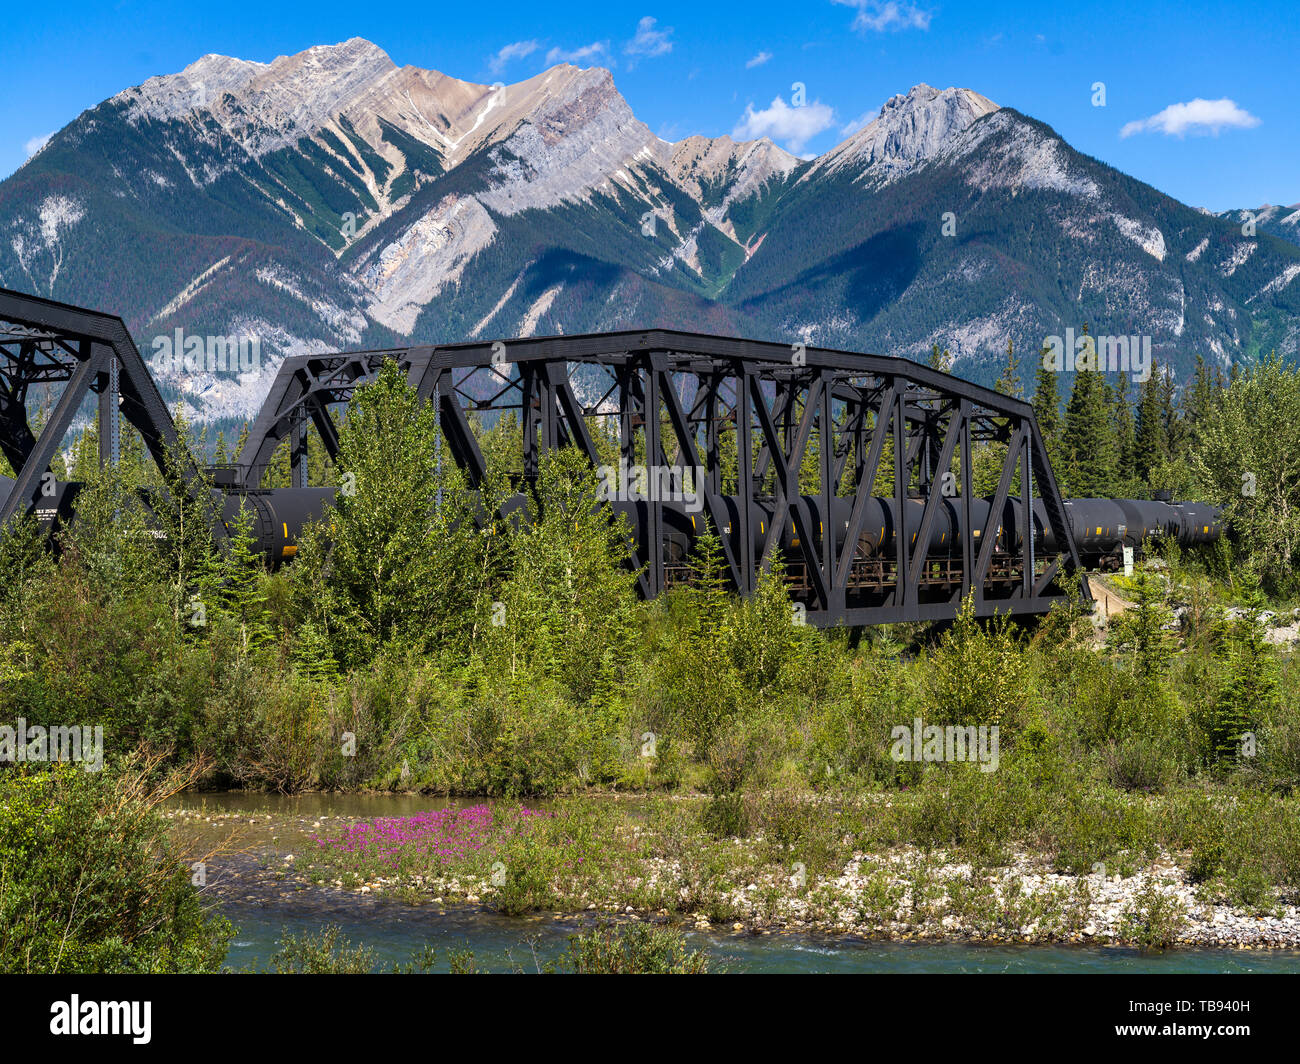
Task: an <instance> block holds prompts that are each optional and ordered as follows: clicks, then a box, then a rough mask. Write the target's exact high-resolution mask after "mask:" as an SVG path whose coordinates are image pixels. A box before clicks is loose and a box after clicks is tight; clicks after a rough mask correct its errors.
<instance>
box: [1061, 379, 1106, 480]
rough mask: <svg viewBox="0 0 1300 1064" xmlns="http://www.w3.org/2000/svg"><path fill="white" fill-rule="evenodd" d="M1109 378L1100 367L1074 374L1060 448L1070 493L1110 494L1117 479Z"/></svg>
mask: <svg viewBox="0 0 1300 1064" xmlns="http://www.w3.org/2000/svg"><path fill="white" fill-rule="evenodd" d="M1106 392H1107V389H1106V381H1105V378H1104V376H1103V375H1102V374H1101V373H1100V372H1098V371H1097V370H1091V369H1083V370H1079V371H1077V372H1076V373H1075V375H1074V387H1073V388H1072V389H1071V391H1070V401H1069V403H1067V404H1066V408H1065V433H1064V439H1063V441H1062V447H1061V450H1062V452H1063V457H1064V458H1065V470H1066V478H1067V480H1068V483H1069V492H1070V494H1071V495H1075V496H1079V497H1085V498H1091V497H1098V496H1105V495H1109V494H1110V492H1111V485H1112V484H1113V482H1114V480H1115V429H1114V425H1113V424H1112V420H1111V415H1112V412H1111V410H1110V408H1109V406H1108V404H1107V401H1106Z"/></svg>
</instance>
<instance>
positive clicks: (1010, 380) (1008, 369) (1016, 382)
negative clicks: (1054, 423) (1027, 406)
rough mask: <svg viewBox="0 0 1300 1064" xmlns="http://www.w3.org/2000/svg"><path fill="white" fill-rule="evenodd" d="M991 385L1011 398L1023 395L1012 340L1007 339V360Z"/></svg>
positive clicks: (1019, 397)
mask: <svg viewBox="0 0 1300 1064" xmlns="http://www.w3.org/2000/svg"><path fill="white" fill-rule="evenodd" d="M993 387H994V388H995V389H996V390H997V391H999V392H1001V393H1002V394H1003V395H1009V396H1011V397H1012V398H1013V399H1021V398H1023V397H1024V396H1023V389H1022V387H1021V384H1020V360H1019V359H1018V358H1017V357H1016V344H1015V341H1014V340H1010V339H1008V340H1007V360H1006V362H1005V363H1004V364H1003V366H1002V372H1001V373H999V374H998V379H997V381H996V382H995V383H994V385H993ZM1040 428H1041V426H1040Z"/></svg>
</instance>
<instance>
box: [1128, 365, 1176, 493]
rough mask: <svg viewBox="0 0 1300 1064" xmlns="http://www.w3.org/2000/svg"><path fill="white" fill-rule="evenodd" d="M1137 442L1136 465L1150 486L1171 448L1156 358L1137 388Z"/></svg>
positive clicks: (1139, 473) (1140, 474) (1140, 476)
mask: <svg viewBox="0 0 1300 1064" xmlns="http://www.w3.org/2000/svg"><path fill="white" fill-rule="evenodd" d="M1134 442H1135V452H1134V462H1133V464H1134V468H1135V469H1136V471H1137V475H1138V477H1139V478H1141V479H1142V480H1143V481H1145V482H1146V484H1147V485H1148V486H1150V484H1151V476H1152V474H1153V473H1154V471H1155V470H1156V469H1158V468H1159V467H1160V464H1161V463H1162V462H1163V461H1164V460H1165V457H1166V456H1167V455H1168V450H1169V449H1168V438H1167V436H1166V433H1165V417H1164V409H1163V405H1162V401H1161V395H1160V374H1159V372H1158V371H1157V366H1156V365H1155V362H1154V361H1153V362H1152V365H1151V375H1150V376H1149V377H1147V379H1146V380H1144V381H1143V382H1142V387H1141V389H1140V390H1139V392H1138V411H1137V426H1136V430H1135V441H1134Z"/></svg>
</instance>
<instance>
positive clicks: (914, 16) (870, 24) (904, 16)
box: [833, 0, 933, 33]
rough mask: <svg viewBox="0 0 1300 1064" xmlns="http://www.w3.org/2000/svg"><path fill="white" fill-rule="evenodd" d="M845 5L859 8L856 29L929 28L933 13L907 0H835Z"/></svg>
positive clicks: (881, 31) (854, 21)
mask: <svg viewBox="0 0 1300 1064" xmlns="http://www.w3.org/2000/svg"><path fill="white" fill-rule="evenodd" d="M833 2H834V3H836V4H842V5H843V6H844V7H853V8H857V12H858V13H857V14H856V15H854V16H853V28H854V29H855V30H873V31H874V32H876V33H884V32H885V31H886V30H928V29H929V28H930V19H931V18H932V17H933V13H932V12H930V11H926V10H925V9H924V8H920V7H917V6H916V5H915V4H910V3H907V0H833Z"/></svg>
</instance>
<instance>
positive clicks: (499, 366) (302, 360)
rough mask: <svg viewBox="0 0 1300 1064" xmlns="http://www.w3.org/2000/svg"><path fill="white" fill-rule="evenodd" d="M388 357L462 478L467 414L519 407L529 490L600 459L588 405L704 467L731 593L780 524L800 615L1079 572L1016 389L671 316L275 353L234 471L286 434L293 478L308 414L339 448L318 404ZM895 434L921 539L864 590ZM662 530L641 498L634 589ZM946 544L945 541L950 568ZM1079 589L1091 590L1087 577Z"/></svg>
mask: <svg viewBox="0 0 1300 1064" xmlns="http://www.w3.org/2000/svg"><path fill="white" fill-rule="evenodd" d="M389 359H391V360H395V361H396V362H398V364H399V365H400V366H401V367H402V369H403V370H404V371H405V372H406V374H407V378H408V380H409V381H410V382H411V384H412V385H413V386H414V387H415V389H416V390H417V392H418V394H419V395H420V396H421V397H422V398H424V399H425V400H427V401H430V402H433V403H435V405H436V406H437V411H438V419H439V424H440V426H441V429H442V433H443V438H444V440H445V441H446V444H447V446H448V449H449V451H450V453H451V456H452V457H453V459H454V460H455V461H456V462H457V464H458V465H459V466H460V467H461V468H462V469H463V470H464V471H465V474H466V476H467V479H468V481H469V483H470V484H471V485H473V486H477V485H478V484H479V483H481V481H482V479H483V477H484V474H485V468H484V460H483V456H482V454H481V453H480V451H479V447H478V444H477V442H476V439H475V434H474V432H473V430H472V427H471V425H470V422H469V418H468V413H469V412H470V411H473V410H480V411H489V410H490V411H506V410H515V411H517V412H518V413H519V416H520V421H521V447H522V456H521V457H522V467H523V478H522V479H523V481H524V483H525V485H527V484H529V483H532V482H534V481H535V479H536V476H537V470H538V462H539V460H540V456H541V455H542V454H544V453H546V452H547V451H549V450H552V449H554V448H556V447H559V446H564V445H573V446H576V447H578V448H580V449H581V450H582V451H583V452H584V454H586V456H587V458H588V459H589V460H590V461H591V462H592V463H593V465H595V464H599V463H600V456H599V454H598V451H597V447H596V444H595V440H594V438H593V435H592V432H591V430H590V426H589V425H588V422H589V421H590V420H591V419H593V418H608V419H610V420H611V421H615V422H616V424H617V437H618V448H619V453H620V455H621V457H622V459H623V460H624V461H627V462H628V463H629V464H632V463H633V462H634V461H635V460H636V458H637V456H638V455H641V456H644V461H645V463H646V464H651V465H661V466H668V465H677V466H689V467H693V468H702V469H703V470H704V485H703V488H704V490H703V492H702V496H703V499H702V501H703V510H704V513H705V515H706V516H707V517H708V519H709V521H710V522H711V524H712V525H713V527H714V528H715V530H718V531H719V539H720V541H721V547H722V551H723V555H724V558H725V563H726V569H727V572H728V574H729V576H730V580H731V583H732V585H733V587H734V588H735V589H736V590H737V591H739V592H740V593H742V594H749V593H750V592H752V591H753V590H754V589H755V587H756V586H757V581H758V578H759V575H760V573H761V572H762V571H763V570H764V569H765V568H767V567H769V566H770V565H771V564H772V563H773V560H774V558H775V555H776V553H777V550H778V548H779V545H780V544H781V541H782V536H783V534H784V533H785V532H786V530H787V524H788V525H789V527H790V531H791V532H792V533H793V535H791V536H790V537H789V538H788V540H787V543H790V544H792V543H794V542H795V537H796V536H797V544H798V549H799V557H795V558H791V557H787V562H789V563H791V565H790V568H791V570H797V572H798V574H799V576H800V585H801V586H800V587H799V588H798V589H797V590H796V592H795V594H796V595H797V596H798V597H799V598H800V599H801V600H802V601H804V603H805V607H806V611H807V613H806V615H807V619H808V620H809V621H810V622H811V623H814V624H818V625H831V624H850V625H858V624H879V623H893V622H899V621H913V620H945V619H950V618H952V617H953V616H954V615H955V613H956V610H957V606H958V604H959V602H960V600H961V599H962V598H963V597H964V596H965V595H966V594H968V593H970V592H972V591H973V592H974V597H975V605H976V611H977V613H978V614H979V615H982V616H987V615H989V614H991V613H993V612H995V611H998V612H1003V613H1025V614H1034V613H1043V612H1046V610H1047V609H1048V608H1050V606H1051V604H1052V602H1054V601H1057V600H1059V599H1060V597H1061V596H1062V594H1063V592H1062V591H1061V589H1060V588H1059V587H1058V586H1056V585H1055V583H1054V580H1053V578H1054V577H1055V576H1056V575H1057V574H1058V573H1060V572H1061V571H1063V570H1064V571H1075V570H1078V569H1080V568H1081V566H1080V561H1079V555H1078V552H1077V549H1076V546H1075V543H1074V540H1073V536H1072V533H1071V529H1070V525H1069V522H1068V520H1067V518H1066V514H1065V509H1064V506H1063V502H1062V499H1061V497H1060V493H1059V489H1058V488H1057V485H1056V480H1055V477H1054V476H1053V474H1052V471H1051V467H1050V463H1049V462H1048V459H1047V454H1046V451H1045V448H1044V446H1043V440H1042V437H1041V434H1040V432H1039V429H1038V425H1037V422H1036V420H1035V417H1034V413H1033V409H1032V408H1031V407H1030V406H1029V405H1028V404H1027V403H1025V402H1023V401H1021V400H1018V399H1014V398H1010V397H1008V396H1004V395H1001V394H1000V393H998V392H995V391H991V390H989V389H986V388H981V387H979V386H977V385H974V384H971V383H970V382H968V381H965V380H962V379H960V378H957V377H953V376H950V375H948V374H944V373H941V372H939V371H937V370H934V369H931V368H929V367H927V366H923V365H920V364H918V363H915V362H911V361H908V360H905V359H899V358H892V357H885V356H879V355H863V354H856V353H851V352H842V351H833V350H828V349H823V348H812V347H804V346H803V345H799V346H797V347H790V346H786V345H782V344H772V343H763V342H757V341H749V340H738V339H731V338H726V337H716V336H706V335H698V334H690V333H682V332H675V331H670V330H650V331H637V332H625V333H607V334H596V335H588V336H573V337H547V338H538V339H522V340H515V341H509V342H505V343H502V342H495V343H486V342H485V343H471V344H454V345H447V346H439V347H431V346H417V347H410V348H400V349H393V350H386V351H363V352H353V353H342V354H330V355H306V356H296V357H293V358H289V359H286V360H285V361H284V363H283V364H282V366H281V367H280V371H279V374H278V376H277V378H276V380H275V382H274V384H273V385H272V388H271V391H270V393H269V394H268V396H267V400H266V402H265V404H264V405H263V407H262V410H261V412H260V413H259V415H258V417H257V419H256V421H255V422H254V424H253V426H252V428H251V430H250V433H249V436H248V438H247V440H246V441H245V444H244V447H243V448H242V450H241V452H240V454H239V456H238V458H237V459H236V478H237V480H238V482H239V483H240V484H242V485H243V486H245V487H257V486H258V485H259V483H260V481H261V477H262V474H263V473H264V472H265V469H266V467H267V465H268V464H269V462H270V460H271V457H272V455H273V454H274V453H275V450H276V448H277V447H278V446H279V445H280V443H281V442H282V441H283V440H285V439H286V438H292V439H293V440H294V441H295V442H294V444H293V468H294V481H295V483H297V484H305V483H306V443H305V441H306V427H307V425H308V424H312V425H314V426H315V427H316V428H317V431H318V432H319V434H320V437H321V440H322V442H323V444H324V446H325V449H326V451H327V453H329V455H330V456H331V458H334V457H336V456H337V453H338V437H337V432H336V430H335V427H334V423H333V421H332V420H331V419H330V417H329V408H330V407H331V406H333V405H335V404H343V403H347V402H349V401H350V400H351V398H352V395H353V394H354V392H355V390H356V388H357V387H359V386H360V385H362V384H364V383H365V382H366V381H368V380H370V379H373V377H374V375H375V374H376V373H377V372H378V370H379V368H380V367H381V366H382V365H383V363H384V361H385V360H389ZM578 367H589V368H588V369H586V370H579V369H578ZM575 372H580V373H585V374H587V375H588V376H592V375H597V376H599V375H601V374H603V375H604V376H605V378H606V380H607V382H608V384H609V387H608V388H607V389H606V390H605V391H604V393H603V394H602V395H600V396H599V398H596V399H595V401H593V402H590V403H587V404H584V403H583V402H581V401H580V400H579V397H578V395H577V393H576V391H575V388H574V383H573V379H574V374H575ZM588 390H589V391H592V390H591V389H590V388H589V389H588ZM598 390H599V389H596V390H595V391H598ZM592 394H594V391H592ZM727 432H730V433H732V434H734V438H735V447H734V450H735V456H734V461H729V460H728V459H726V458H725V457H724V447H723V446H722V437H723V435H724V434H725V433H727ZM814 437H815V438H816V439H817V440H818V441H820V440H829V441H830V443H831V445H830V446H828V447H821V446H820V445H819V446H818V447H817V448H816V451H815V454H816V463H817V477H816V479H817V484H816V489H815V490H814V491H808V492H804V491H801V490H800V488H799V478H800V472H801V470H802V468H803V466H804V464H805V459H810V457H811V455H812V454H813V452H812V451H810V447H811V445H812V442H813V440H814ZM985 441H997V442H999V443H1001V444H1004V445H1005V447H1006V452H1005V457H1004V459H1003V462H1002V467H1001V470H1000V475H999V480H998V484H997V488H996V491H995V493H994V495H993V498H992V504H991V505H990V507H989V510H988V518H987V521H986V522H985V524H984V526H983V527H981V528H978V529H976V528H974V527H973V525H972V497H973V492H972V491H971V490H968V486H970V485H972V484H973V470H972V454H973V448H974V446H975V445H976V444H978V443H980V442H985ZM891 444H892V453H893V468H892V473H893V478H892V479H893V490H892V496H893V505H894V507H895V510H894V513H895V514H903V513H905V512H907V506H908V502H909V500H910V499H916V498H920V499H923V500H924V508H923V510H922V513H921V517H920V527H919V530H918V534H917V536H916V542H917V543H918V544H921V545H922V546H921V548H920V549H918V550H917V551H916V552H914V553H913V552H912V551H911V549H910V546H911V544H910V543H909V537H908V536H907V535H906V534H904V533H903V532H902V531H900V533H899V534H898V535H897V536H896V537H895V539H896V545H897V551H896V558H895V559H894V562H893V564H892V566H889V567H886V568H882V569H881V570H880V577H879V579H878V580H877V585H878V586H876V587H875V589H874V591H873V592H872V593H871V594H869V595H865V596H864V594H863V593H862V591H861V588H860V586H858V585H859V583H860V582H859V581H855V571H856V570H857V569H858V568H859V567H860V561H859V559H857V558H856V557H855V551H856V550H857V543H858V537H859V534H860V532H861V529H862V522H863V520H864V515H865V513H866V509H867V505H868V503H869V501H870V500H871V499H872V498H873V497H874V493H875V485H876V484H877V483H879V481H880V480H881V477H880V474H881V472H882V469H881V464H882V461H883V459H884V456H885V448H886V446H888V445H891ZM670 459H672V460H673V461H671V462H670ZM954 464H956V466H957V469H958V473H957V476H958V477H959V481H960V485H961V492H960V496H959V497H958V498H956V500H955V501H956V504H957V505H960V506H961V507H962V510H963V518H964V519H963V520H961V521H960V523H959V524H960V528H961V530H962V531H961V536H962V540H963V542H962V544H961V551H960V555H959V557H960V565H959V567H958V568H959V572H958V571H957V568H952V569H951V570H950V571H949V573H948V579H947V584H946V586H947V587H949V588H950V589H949V590H947V591H946V592H945V593H944V594H943V595H942V596H941V597H940V598H939V599H937V600H936V598H935V595H934V592H933V588H932V587H928V585H927V581H928V580H929V574H928V570H929V569H930V568H931V563H932V559H931V558H929V557H928V556H927V553H926V550H925V548H924V544H926V543H927V542H929V537H930V533H931V529H932V528H933V525H934V522H935V520H936V519H937V512H938V508H939V504H940V500H941V498H943V497H944V496H945V494H949V493H947V492H946V491H945V488H944V483H945V482H944V475H945V474H946V473H951V471H952V467H953V465H954ZM727 486H731V487H733V488H734V490H733V491H731V492H729V493H728V494H730V495H733V496H734V498H735V505H734V511H735V513H736V515H737V517H736V520H737V522H738V525H739V527H738V528H737V529H735V530H732V529H731V528H730V525H731V519H730V517H729V515H728V501H727V498H726V497H725V496H724V488H725V487H727ZM1035 488H1036V489H1037V495H1038V497H1039V498H1040V499H1041V500H1042V504H1043V510H1044V513H1045V517H1046V521H1045V524H1046V525H1047V526H1049V527H1050V531H1051V533H1052V534H1053V539H1054V541H1055V542H1056V543H1057V544H1063V545H1064V546H1063V549H1061V550H1060V551H1059V552H1058V553H1057V554H1056V555H1055V556H1053V557H1050V558H1049V557H1043V558H1035V547H1034V542H1035V537H1034V509H1033V506H1032V499H1033V498H1034V495H1035ZM1013 489H1016V497H1018V499H1019V500H1020V502H1021V505H1020V506H1019V518H1018V520H1019V521H1020V522H1021V527H1020V528H1019V529H1017V532H1016V535H1017V537H1018V540H1019V544H1020V549H1019V551H1018V552H1014V551H1012V552H1008V551H999V550H998V542H999V540H1000V539H1003V538H1004V537H1003V536H1002V531H1003V529H1002V514H1003V513H1004V508H1005V506H1006V504H1007V501H1008V499H1009V498H1011V497H1012V491H1013ZM846 495H847V496H848V497H850V498H851V499H852V507H851V510H850V513H849V517H848V520H847V527H846V528H845V530H844V534H843V536H842V537H841V542H840V543H839V544H838V545H837V542H836V540H837V536H836V534H835V529H834V527H833V522H832V521H830V520H828V519H823V520H820V521H818V520H817V514H821V515H829V514H831V513H832V510H833V505H834V500H837V499H839V498H841V497H843V496H846ZM759 503H763V504H765V505H770V507H771V524H770V526H769V527H767V528H760V529H759V530H758V533H757V535H756V534H755V530H754V529H753V528H752V527H751V526H752V524H753V521H754V514H755V512H756V504H759ZM814 509H815V511H816V512H815V513H814ZM899 527H900V529H905V525H902V524H900V526H899ZM664 530H665V521H664V510H663V505H662V504H661V503H657V502H650V503H649V504H648V512H647V515H646V530H645V536H644V542H636V543H634V545H633V546H634V555H633V564H634V566H636V567H637V568H638V569H640V570H641V571H642V572H641V576H640V585H641V592H642V594H643V595H645V596H647V597H650V596H653V595H656V594H658V593H659V592H660V591H662V590H663V589H664V588H665V586H667V584H668V583H670V582H671V577H672V573H671V571H670V570H671V568H672V567H671V566H670V564H669V563H668V562H667V561H666V559H665V550H664V535H665V531H664ZM724 533H725V534H724ZM760 542H761V547H759V546H758V544H759V543H760ZM786 553H789V552H786ZM956 557H957V555H956V552H954V566H955V565H956V562H955V558H956ZM995 567H996V568H997V570H998V573H999V576H998V578H997V579H994V577H993V570H994V568H995ZM1082 591H1083V594H1084V595H1085V596H1087V595H1088V593H1089V592H1088V587H1087V583H1086V579H1085V580H1084V582H1083V586H1082Z"/></svg>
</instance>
